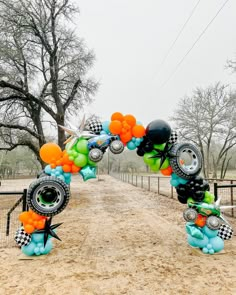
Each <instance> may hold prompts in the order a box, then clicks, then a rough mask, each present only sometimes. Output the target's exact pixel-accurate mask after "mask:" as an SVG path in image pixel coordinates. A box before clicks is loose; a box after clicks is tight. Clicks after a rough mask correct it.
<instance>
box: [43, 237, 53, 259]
mask: <svg viewBox="0 0 236 295" xmlns="http://www.w3.org/2000/svg"><path fill="white" fill-rule="evenodd" d="M52 248H53V244H52V240H51V239H48V240H47V244H46V245H45V248H44V249H43V251H42V252H41V254H44V255H45V254H48V253H50V252H51V250H52Z"/></svg>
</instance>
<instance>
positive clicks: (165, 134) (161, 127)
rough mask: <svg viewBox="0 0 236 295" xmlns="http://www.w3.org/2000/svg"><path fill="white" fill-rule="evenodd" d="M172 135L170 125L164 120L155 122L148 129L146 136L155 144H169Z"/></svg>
mask: <svg viewBox="0 0 236 295" xmlns="http://www.w3.org/2000/svg"><path fill="white" fill-rule="evenodd" d="M170 135H171V128H170V125H169V124H168V123H166V122H165V121H163V120H154V121H152V122H151V123H149V124H148V126H147V128H146V136H147V138H148V139H149V140H150V141H151V142H152V143H154V144H162V143H165V142H167V141H168V139H169V138H170Z"/></svg>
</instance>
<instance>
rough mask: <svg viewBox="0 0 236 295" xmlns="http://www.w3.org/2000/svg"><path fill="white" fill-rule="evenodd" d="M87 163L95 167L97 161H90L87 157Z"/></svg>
mask: <svg viewBox="0 0 236 295" xmlns="http://www.w3.org/2000/svg"><path fill="white" fill-rule="evenodd" d="M88 165H90V166H93V167H96V166H97V163H96V162H93V161H91V160H90V159H89V157H88Z"/></svg>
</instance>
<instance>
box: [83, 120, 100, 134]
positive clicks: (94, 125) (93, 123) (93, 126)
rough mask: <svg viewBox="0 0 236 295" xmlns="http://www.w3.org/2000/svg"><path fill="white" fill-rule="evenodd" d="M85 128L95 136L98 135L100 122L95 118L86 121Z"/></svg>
mask: <svg viewBox="0 0 236 295" xmlns="http://www.w3.org/2000/svg"><path fill="white" fill-rule="evenodd" d="M86 127H87V128H88V129H89V130H90V131H92V132H94V133H95V134H100V132H101V131H102V122H101V121H99V120H98V119H96V118H93V119H88V120H87V122H86Z"/></svg>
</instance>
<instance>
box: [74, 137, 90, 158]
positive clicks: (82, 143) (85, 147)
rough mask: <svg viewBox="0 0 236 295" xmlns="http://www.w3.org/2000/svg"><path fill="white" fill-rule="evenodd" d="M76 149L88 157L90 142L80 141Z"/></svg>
mask: <svg viewBox="0 0 236 295" xmlns="http://www.w3.org/2000/svg"><path fill="white" fill-rule="evenodd" d="M76 149H77V151H78V152H79V153H81V154H85V155H87V154H88V152H89V149H88V141H87V140H86V139H83V138H82V139H80V140H79V141H78V142H77V144H76Z"/></svg>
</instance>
